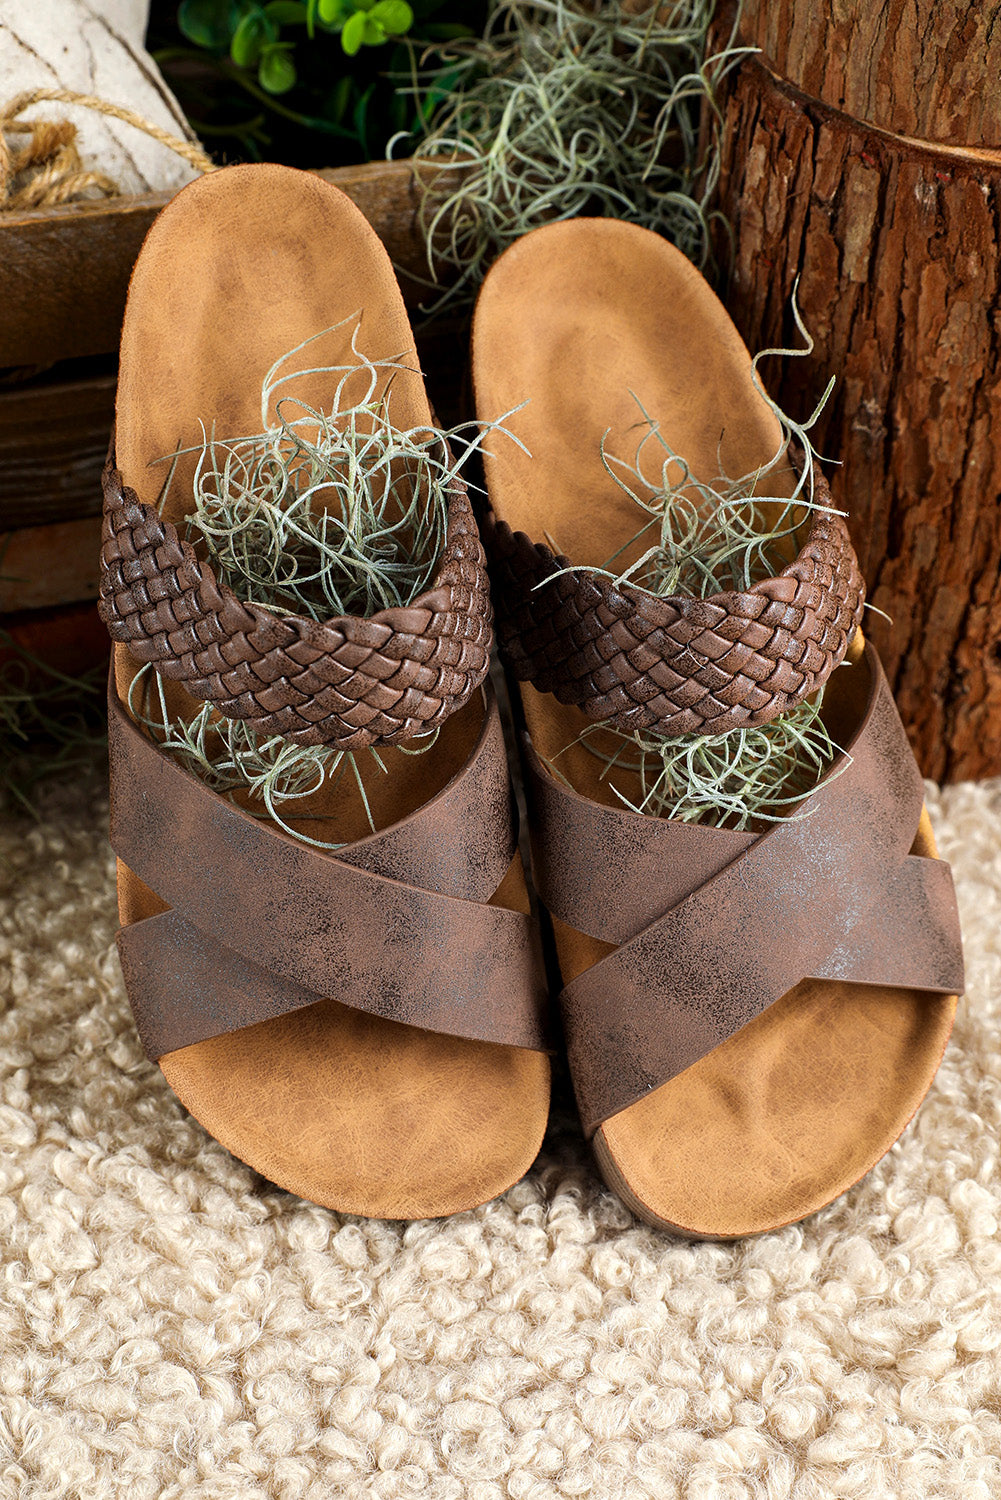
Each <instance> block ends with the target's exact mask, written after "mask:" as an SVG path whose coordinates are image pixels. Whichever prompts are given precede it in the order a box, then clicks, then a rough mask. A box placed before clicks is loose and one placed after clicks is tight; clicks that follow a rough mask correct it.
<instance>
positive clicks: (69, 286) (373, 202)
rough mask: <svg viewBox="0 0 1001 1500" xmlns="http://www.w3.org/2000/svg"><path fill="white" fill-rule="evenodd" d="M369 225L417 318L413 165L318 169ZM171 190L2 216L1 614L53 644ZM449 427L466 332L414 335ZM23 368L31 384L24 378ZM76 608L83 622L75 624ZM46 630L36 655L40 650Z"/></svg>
mask: <svg viewBox="0 0 1001 1500" xmlns="http://www.w3.org/2000/svg"><path fill="white" fill-rule="evenodd" d="M320 175H321V176H322V177H325V178H326V179H327V180H328V181H330V182H333V183H335V184H336V185H337V186H338V187H339V188H340V189H341V190H342V191H343V192H345V193H347V195H348V197H350V198H351V199H352V200H353V201H354V202H355V203H356V204H357V205H358V207H359V208H360V209H361V210H362V212H363V213H364V214H365V216H366V218H367V219H368V220H369V222H370V223H371V224H372V225H373V226H374V228H375V229H376V231H377V233H378V234H379V236H380V238H381V239H382V241H383V243H384V244H385V246H386V248H387V250H388V251H389V254H390V256H391V258H392V260H393V262H394V264H395V265H396V267H397V271H398V274H399V276H400V281H401V284H402V286H403V291H404V297H405V299H406V300H407V303H408V305H409V306H411V307H412V308H416V307H417V305H418V304H419V303H420V301H421V299H422V297H423V296H424V295H425V288H424V287H423V286H422V285H421V280H422V278H423V279H426V275H427V266H426V260H425V252H424V245H423V241H422V239H421V236H420V233H419V230H418V224H417V211H418V205H419V190H418V188H417V186H416V184H415V182H414V177H413V172H412V169H411V167H410V165H409V163H407V162H373V163H370V164H368V165H366V166H359V167H343V168H336V169H331V170H328V171H324V172H321V173H320ZM170 196H171V195H170V194H169V193H153V194H149V195H146V196H143V197H135V198H117V199H109V200H104V201H101V202H96V203H77V204H68V205H65V206H63V207H60V208H51V209H41V210H35V211H33V212H30V213H19V214H8V215H4V216H3V217H2V218H0V379H2V378H4V377H6V379H5V382H4V383H3V384H0V617H2V621H3V624H4V626H5V627H9V626H10V625H11V623H14V624H16V625H18V627H20V626H21V625H22V624H23V623H24V622H25V620H28V619H30V616H31V615H32V614H33V613H34V612H36V611H45V615H44V620H45V621H46V622H48V623H47V626H46V629H47V630H48V631H49V634H50V635H51V637H52V639H53V640H54V641H55V640H56V639H60V640H61V639H62V638H63V637H64V636H65V634H66V629H67V625H69V626H70V628H74V629H75V628H76V626H75V623H73V622H75V621H76V620H77V617H78V612H79V607H80V605H81V604H82V603H86V602H88V601H93V599H94V598H95V596H96V587H97V556H98V545H99V536H100V526H101V520H100V511H101V494H100V474H101V467H102V465H103V463H104V459H105V455H106V453H107V449H108V441H109V436H110V433H111V427H112V423H113V419H114V396H115V378H116V375H115V372H116V356H117V349H118V341H119V335H120V332H121V324H122V315H123V312H124V310H125V297H126V292H127V290H128V283H129V277H130V275H131V273H132V267H133V265H134V263H135V259H136V256H137V255H138V253H139V249H140V246H141V245H142V242H143V239H144V237H145V235H146V232H147V230H148V229H149V227H150V225H151V224H152V222H153V220H154V218H155V217H156V215H157V214H158V213H159V211H160V209H161V208H163V206H164V204H166V203H167V202H168V201H169V199H170ZM418 342H419V344H420V345H421V355H422V360H423V362H424V365H425V369H426V370H427V369H430V370H433V371H434V376H435V379H434V384H433V397H434V400H435V404H436V406H437V408H438V410H439V412H440V413H441V415H442V418H443V420H446V421H447V420H449V419H450V418H451V417H452V415H453V414H454V412H455V410H456V407H457V404H458V400H459V394H460V388H461V380H462V375H463V371H464V365H465V353H464V351H465V338H464V329H463V328H462V327H461V326H459V325H456V324H454V323H452V324H448V323H445V324H442V323H440V322H438V323H436V325H435V329H434V332H433V334H430V333H424V334H421V333H419V334H418ZM31 371H35V372H36V373H34V374H32V373H30V372H31ZM74 611H76V612H77V613H74ZM44 639H45V630H43V631H42V638H41V640H39V638H38V631H37V630H36V631H35V632H34V636H33V640H34V644H35V649H36V650H39V649H41V647H43V646H44Z"/></svg>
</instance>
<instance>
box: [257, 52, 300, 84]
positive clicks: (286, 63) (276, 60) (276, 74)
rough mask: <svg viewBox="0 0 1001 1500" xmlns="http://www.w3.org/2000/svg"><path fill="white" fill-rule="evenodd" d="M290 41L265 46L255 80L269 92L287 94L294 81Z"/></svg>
mask: <svg viewBox="0 0 1001 1500" xmlns="http://www.w3.org/2000/svg"><path fill="white" fill-rule="evenodd" d="M291 46H292V43H291V42H279V43H278V45H277V46H271V47H265V49H264V51H263V52H262V53H261V61H260V64H259V66H258V69H257V81H258V83H259V84H260V85H261V88H262V89H266V90H267V92H268V93H269V94H287V93H288V91H289V89H290V88H294V86H295V81H296V77H297V74H296V71H295V63H294V62H293V61H292V59H291V57H290V56H289V50H290V48H291Z"/></svg>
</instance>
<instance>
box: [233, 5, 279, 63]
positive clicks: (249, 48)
mask: <svg viewBox="0 0 1001 1500" xmlns="http://www.w3.org/2000/svg"><path fill="white" fill-rule="evenodd" d="M277 38H278V27H277V26H276V25H275V23H274V22H273V21H269V20H268V18H267V16H266V15H265V14H264V12H263V10H261V9H260V7H259V6H256V5H255V7H254V9H253V10H251V11H248V12H247V14H246V15H245V16H244V18H243V20H242V21H241V22H240V24H239V26H238V27H237V28H236V30H235V32H234V33H233V40H232V41H231V42H230V44H229V55H230V57H231V58H232V59H233V61H234V62H235V63H236V65H237V67H239V68H255V67H256V66H257V64H258V62H259V61H260V57H261V52H262V50H263V49H264V48H265V47H266V46H267V45H268V43H269V42H274V41H276V40H277Z"/></svg>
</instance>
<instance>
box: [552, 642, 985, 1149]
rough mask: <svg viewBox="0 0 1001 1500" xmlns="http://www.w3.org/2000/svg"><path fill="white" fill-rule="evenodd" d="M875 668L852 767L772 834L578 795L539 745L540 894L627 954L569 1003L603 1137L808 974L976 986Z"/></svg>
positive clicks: (589, 1108) (605, 964)
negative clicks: (969, 980)
mask: <svg viewBox="0 0 1001 1500" xmlns="http://www.w3.org/2000/svg"><path fill="white" fill-rule="evenodd" d="M864 660H865V663H866V668H867V670H868V674H869V691H868V698H867V703H866V708H865V712H864V715H863V718H862V721H861V723H860V725H859V728H858V731H857V733H856V734H855V736H854V737H853V739H852V742H851V744H850V745H849V746H848V750H849V755H848V756H847V757H846V756H844V755H842V756H840V757H839V759H838V761H837V762H836V763H835V766H834V767H833V768H832V772H831V774H829V776H828V777H827V778H826V780H825V782H824V783H823V785H822V786H821V787H820V788H818V790H817V791H816V792H815V793H814V794H813V795H812V796H811V797H810V798H809V799H808V800H807V802H806V803H805V804H804V805H803V807H802V808H801V809H800V810H799V814H798V815H797V816H795V817H791V818H786V819H783V820H782V821H780V822H778V823H776V824H774V825H772V827H771V828H770V829H769V830H768V831H767V832H766V833H764V834H761V835H753V834H744V833H735V832H733V831H728V830H725V829H714V828H702V827H698V826H694V827H693V826H691V825H688V824H683V823H673V822H671V821H669V820H665V819H656V818H646V817H642V816H640V815H639V814H635V813H630V812H627V811H620V810H618V809H615V808H610V807H605V806H603V805H601V804H599V803H596V802H593V801H591V800H590V799H587V798H584V797H581V796H579V795H578V794H576V793H575V792H573V791H572V790H571V789H569V788H568V787H565V786H563V785H561V784H560V783H559V782H558V781H557V780H556V778H555V777H553V776H552V775H551V774H550V773H549V772H548V771H547V770H546V769H545V767H544V766H543V765H542V763H541V762H540V760H539V758H538V756H537V755H536V754H535V751H534V749H533V748H532V747H531V744H530V743H529V744H528V746H527V764H528V771H529V776H528V790H529V801H530V808H531V814H532V816H531V826H532V833H533V869H534V872H535V877H536V883H537V885H538V889H539V894H540V896H541V898H542V900H543V901H544V902H545V904H546V905H547V907H548V908H549V910H550V911H552V912H553V914H554V915H555V916H557V917H559V918H560V919H561V920H562V921H564V922H566V923H567V924H568V925H570V926H571V927H574V928H576V929H577V930H578V931H581V932H585V933H587V934H588V935H589V936H591V937H594V938H597V939H600V940H601V941H604V942H611V943H617V944H619V945H620V946H619V947H617V948H616V950H615V952H614V953H611V954H609V955H608V956H607V957H606V958H604V959H602V960H601V961H600V962H599V963H597V964H596V965H594V966H593V967H592V968H591V969H588V970H587V971H586V972H585V973H583V974H581V975H579V976H578V977H577V978H576V979H574V980H573V981H571V983H569V984H568V985H567V986H566V988H565V990H564V991H563V995H562V1006H563V1016H564V1024H565V1028H566V1035H567V1048H568V1052H569V1056H570V1064H571V1070H572V1073H573V1077H574V1083H575V1087H576V1089H577V1096H578V1103H579V1105H580V1110H581V1117H582V1120H583V1123H584V1126H585V1129H586V1130H587V1132H588V1133H589V1134H593V1133H594V1131H595V1130H596V1129H597V1128H598V1126H599V1125H600V1124H601V1123H602V1122H603V1121H604V1120H606V1119H608V1118H609V1117H610V1116H611V1115H613V1114H617V1113H618V1112H619V1111H620V1110H622V1109H625V1108H626V1107H627V1106H628V1105H630V1104H632V1103H634V1102H635V1101H636V1100H637V1099H640V1098H642V1097H644V1095H646V1094H647V1093H649V1092H650V1091H651V1090H652V1089H655V1088H657V1087H659V1086H660V1085H661V1084H663V1083H666V1082H667V1081H668V1080H669V1079H671V1078H673V1077H675V1076H676V1075H677V1074H678V1073H680V1072H682V1071H683V1070H684V1069H685V1068H687V1067H690V1066H691V1065H692V1064H693V1063H694V1062H697V1061H698V1060H699V1058H701V1057H704V1056H705V1055H706V1054H707V1053H708V1052H710V1051H712V1050H713V1048H714V1047H717V1046H718V1045H719V1044H720V1043H721V1042H723V1041H725V1040H726V1039H727V1038H728V1037H730V1036H732V1035H733V1034H734V1033H735V1032H737V1031H739V1030H740V1029H741V1028H742V1027H743V1026H745V1025H747V1024H748V1022H749V1021H751V1020H753V1019H754V1017H755V1016H757V1015H760V1014H761V1012H762V1011H763V1010H765V1009H766V1008H767V1007H768V1006H769V1005H771V1004H773V1003H774V1002H775V1001H776V1000H778V999H780V998H781V996H782V995H784V994H786V993H788V991H789V990H791V989H792V988H793V987H794V986H795V985H796V984H797V983H799V982H800V981H801V980H803V979H807V978H815V979H829V980H843V981H848V982H852V983H858V984H880V985H896V986H903V987H907V988H911V989H919V990H928V991H933V992H938V993H944V994H954V993H958V992H960V991H961V990H962V988H963V965H962V949H961V942H960V935H959V920H958V913H957V910H956V900H955V893H954V890H953V886H952V877H951V873H950V871H949V867H948V865H947V864H945V863H944V862H943V861H941V860H934V859H925V858H920V857H918V856H914V855H911V854H910V853H909V851H910V849H911V847H912V845H913V842H914V836H915V833H916V830H917V826H918V821H919V818H920V815H921V809H922V806H923V786H922V782H921V777H920V774H919V772H918V769H917V766H916V765H915V762H914V757H913V755H912V753H911V750H910V747H909V745H908V743H907V739H906V736H905V734H904V731H903V728H902V726H901V723H900V719H899V716H898V714H897V711H896V707H895V705H894V703H893V698H892V695H891V693H890V690H889V687H888V685H887V682H886V679H885V677H884V675H883V671H882V668H881V666H880V664H879V659H878V657H877V655H876V653H875V652H874V651H873V650H872V648H871V647H867V648H866V654H865V658H864ZM852 670H853V671H859V670H864V669H863V668H862V667H861V665H856V666H855V667H854V668H852ZM582 851H586V858H582Z"/></svg>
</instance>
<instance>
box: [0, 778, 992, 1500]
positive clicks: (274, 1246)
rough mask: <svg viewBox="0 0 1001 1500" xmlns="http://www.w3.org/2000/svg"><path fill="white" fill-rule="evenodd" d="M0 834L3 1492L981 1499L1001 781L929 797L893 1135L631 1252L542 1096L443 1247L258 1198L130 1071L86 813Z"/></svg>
mask: <svg viewBox="0 0 1001 1500" xmlns="http://www.w3.org/2000/svg"><path fill="white" fill-rule="evenodd" d="M95 786H96V783H94V784H89V786H88V787H87V788H82V787H75V788H72V789H67V790H66V791H64V792H62V793H59V794H57V795H53V796H52V797H50V800H49V802H48V805H47V808H46V814H45V820H44V821H43V822H41V823H40V824H38V825H34V824H31V823H29V822H27V821H18V822H14V821H11V820H9V819H8V821H7V822H6V823H5V825H4V826H3V828H2V830H0V882H2V886H3V906H2V913H0V921H2V926H0V952H2V970H3V981H2V995H3V1014H2V1017H0V1022H2V1031H0V1070H2V1071H0V1076H2V1103H0V1173H2V1182H0V1259H2V1267H0V1271H2V1281H0V1500H48V1497H52V1500H56V1497H58V1500H119V1497H120V1500H126V1497H128V1500H321V1497H322V1500H332V1497H337V1500H340V1497H344V1500H362V1497H365V1500H405V1497H406V1500H409V1497H414V1496H418V1497H424V1500H508V1497H510V1500H562V1497H576V1496H581V1497H583V1496H587V1497H594V1500H620V1497H621V1500H641V1497H643V1500H646V1497H650V1500H671V1497H684V1500H751V1497H762V1500H764V1497H768V1500H779V1497H785V1496H795V1497H797V1500H799V1497H802V1500H813V1497H822V1496H823V1497H826V1496H839V1497H840V1496H843V1497H856V1496H857V1497H859V1500H879V1497H884V1496H885V1497H892V1500H910V1497H913V1500H945V1497H956V1500H995V1497H998V1496H999V1495H1001V1457H999V1455H1001V1239H999V1236H998V1227H999V1219H1001V1171H999V1166H998V1137H999V1132H1001V1047H999V1038H998V1011H999V1006H1001V783H999V782H994V783H988V784H984V785H980V786H972V785H964V786H957V787H952V788H950V789H948V790H947V791H946V792H944V793H943V794H942V795H938V794H937V793H935V792H934V790H933V791H932V793H931V798H932V812H933V817H934V820H935V823H936V827H937V831H938V835H939V838H940V841H941V846H942V852H943V853H944V854H945V855H946V856H947V857H948V858H949V859H951V860H952V861H953V863H954V867H955V871H956V875H957V881H958V886H959V896H960V903H961V907H962V915H963V922H964V927H965V933H966V942H967V956H968V962H969V980H970V983H969V997H968V999H967V1001H966V1002H965V1003H964V1005H963V1007H962V1009H961V1013H960V1017H959V1022H958V1025H957V1028H956V1033H955V1039H954V1041H953V1043H952V1044H951V1046H950V1048H949V1051H948V1053H947V1056H946V1059H945V1062H944V1064H943V1067H942V1069H941V1071H940V1073H939V1076H938V1081H937V1082H936V1084H935V1086H934V1088H933V1089H932V1092H931V1095H930V1097H929V1098H928V1100H927V1102H926V1103H925V1105H924V1107H923V1108H922V1110H921V1111H920V1112H919V1115H918V1117H917V1120H916V1121H915V1123H914V1124H913V1125H912V1126H911V1127H910V1129H909V1130H908V1131H907V1133H906V1135H905V1136H904V1138H903V1140H902V1141H901V1143H900V1144H899V1145H898V1146H897V1147H896V1148H895V1149H894V1150H893V1151H892V1152H891V1153H890V1155H889V1157H887V1158H886V1160H885V1161H884V1162H883V1163H882V1164H881V1165H880V1166H879V1167H878V1168H877V1169H876V1171H874V1172H873V1173H872V1174H871V1176H870V1177H869V1178H868V1179H867V1181H865V1182H864V1183H863V1184H861V1185H860V1186H859V1187H857V1188H856V1189H855V1190H854V1191H853V1192H851V1193H850V1194H849V1195H848V1196H847V1197H846V1198H844V1199H843V1200H842V1201H841V1202H839V1203H837V1204H836V1205H835V1206H834V1207H832V1208H830V1209H829V1210H827V1211H825V1212H824V1213H822V1214H820V1215H819V1216H818V1217H816V1218H814V1219H813V1220H812V1221H810V1222H808V1223H807V1224H805V1225H802V1226H800V1227H797V1228H792V1229H787V1230H784V1231H782V1232H781V1233H777V1234H772V1235H768V1236H765V1237H763V1238H761V1239H758V1240H754V1241H751V1242H748V1243H745V1244H740V1245H733V1246H718V1245H710V1244H702V1245H691V1244H687V1243H682V1242H679V1241H677V1240H672V1239H671V1238H669V1237H667V1236H666V1235H662V1234H659V1233H656V1232H655V1231H653V1230H651V1229H649V1228H647V1227H645V1226H644V1225H642V1224H637V1223H636V1222H635V1221H634V1220H633V1219H632V1218H631V1216H630V1214H629V1213H628V1212H627V1210H626V1209H624V1208H623V1207H622V1206H621V1205H620V1204H619V1203H618V1202H617V1201H616V1200H615V1198H614V1197H612V1195H611V1194H610V1193H609V1192H607V1191H606V1190H605V1188H604V1187H603V1186H602V1184H601V1182H600V1180H599V1179H598V1177H597V1176H596V1174H595V1172H594V1170H593V1168H592V1166H591V1163H590V1160H589V1157H588V1154H587V1151H586V1150H585V1148H584V1146H583V1144H582V1143H581V1140H580V1138H579V1136H578V1135H577V1133H576V1131H575V1129H574V1126H573V1117H572V1113H571V1111H570V1109H569V1106H568V1104H567V1102H566V1098H565V1096H564V1100H563V1103H562V1105H561V1107H560V1108H559V1110H558V1111H557V1114H556V1116H555V1119H554V1126H553V1129H552V1130H551V1132H550V1136H549V1138H548V1140H547V1142H546V1145H545V1149H544V1151H543V1154H542V1157H541V1158H540V1161H539V1162H538V1164H537V1166H536V1168H535V1170H533V1171H532V1172H531V1173H530V1174H529V1175H528V1177H526V1178H525V1180H524V1181H523V1182H521V1183H519V1184H518V1185H517V1186H516V1187H514V1188H512V1190H511V1191H510V1192H509V1193H507V1194H506V1195H505V1196H504V1197H503V1198H502V1199H500V1200H499V1201H497V1202H494V1203H491V1204H488V1205H487V1206H486V1207H484V1208H482V1209H480V1210H478V1211H477V1212H475V1213H468V1214H460V1215H459V1216H458V1217H456V1218H454V1219H451V1220H449V1221H448V1222H445V1223H419V1224H413V1225H409V1226H405V1225H401V1224H394V1223H374V1222H365V1221H360V1220H356V1219H350V1218H341V1217H338V1215H336V1214H333V1213H328V1212H326V1211H324V1210H322V1209H319V1208H315V1207H312V1206H310V1205H309V1204H306V1203H303V1202H300V1201H299V1200H297V1199H295V1198H292V1197H289V1196H288V1195H286V1194H284V1193H282V1192H279V1191H278V1190H276V1189H275V1188H273V1187H271V1186H269V1185H268V1184H267V1183H265V1182H263V1181H261V1179H260V1178H258V1177H256V1176H255V1175H254V1173H252V1172H251V1171H249V1170H248V1169H247V1168H246V1167H244V1166H242V1165H241V1164H240V1163H239V1162H237V1161H234V1160H233V1159H232V1158H231V1157H230V1156H228V1155H227V1153H226V1152H225V1151H224V1150H223V1149H222V1147H220V1146H218V1145H217V1144H216V1143H215V1142H214V1141H212V1140H210V1139H209V1138H208V1137H207V1136H206V1135H205V1133H204V1131H203V1130H202V1129H201V1128H200V1127H199V1126H198V1125H196V1124H195V1123H194V1122H193V1121H192V1120H191V1119H189V1118H188V1117H187V1116H186V1115H185V1113H184V1111H183V1109H181V1107H180V1106H179V1105H178V1104H177V1102H176V1101H175V1100H174V1098H173V1097H172V1095H171V1094H170V1092H169V1090H168V1089H167V1087H166V1085H165V1083H164V1081H163V1079H162V1078H161V1075H160V1074H159V1072H158V1071H157V1070H156V1069H155V1068H153V1067H151V1066H150V1065H149V1064H148V1063H147V1062H146V1061H145V1060H144V1058H143V1055H142V1053H141V1052H140V1049H139V1045H138V1042H137V1040H136V1037H135V1034H134V1032H133V1029H132V1025H131V1022H130V1019H129V1012H128V1008H127V1005H126V1002H125V997H124V995H123V992H122V986H121V981H120V977H119V973H118V966H117V962H116V959H115V956H114V949H113V946H112V938H113V934H114V928H115V907H114V895H113V868H112V860H111V857H110V854H109V851H108V846H107V842H106V837H105V818H106V812H105V808H104V807H103V805H102V803H101V796H100V792H99V791H98V790H95Z"/></svg>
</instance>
